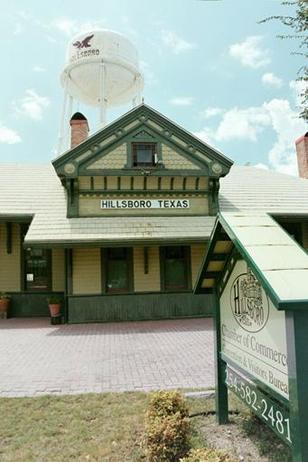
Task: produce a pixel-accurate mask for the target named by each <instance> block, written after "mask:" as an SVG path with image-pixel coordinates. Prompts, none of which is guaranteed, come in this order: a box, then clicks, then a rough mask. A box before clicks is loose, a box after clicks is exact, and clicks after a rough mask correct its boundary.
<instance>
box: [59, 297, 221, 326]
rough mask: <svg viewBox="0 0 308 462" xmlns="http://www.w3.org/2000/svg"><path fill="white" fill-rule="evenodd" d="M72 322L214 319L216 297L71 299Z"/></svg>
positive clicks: (70, 317) (69, 300)
mask: <svg viewBox="0 0 308 462" xmlns="http://www.w3.org/2000/svg"><path fill="white" fill-rule="evenodd" d="M68 305H69V322H71V323H80V322H82V323H84V322H115V321H141V320H150V319H179V318H194V317H197V318H201V317H202V318H204V317H208V316H211V315H212V312H213V296H212V295H199V296H195V295H193V294H192V293H183V292H179V293H177V292H175V293H166V294H162V293H139V292H138V293H135V294H116V295H115V294H109V295H92V296H91V295H85V296H74V297H68Z"/></svg>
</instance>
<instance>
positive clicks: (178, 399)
mask: <svg viewBox="0 0 308 462" xmlns="http://www.w3.org/2000/svg"><path fill="white" fill-rule="evenodd" d="M176 412H178V413H180V415H181V417H188V407H187V405H186V403H185V400H184V397H183V395H182V394H181V393H180V392H178V391H157V392H155V393H151V397H150V402H149V407H148V411H147V417H148V419H152V418H156V417H167V416H170V415H173V414H175V413H176Z"/></svg>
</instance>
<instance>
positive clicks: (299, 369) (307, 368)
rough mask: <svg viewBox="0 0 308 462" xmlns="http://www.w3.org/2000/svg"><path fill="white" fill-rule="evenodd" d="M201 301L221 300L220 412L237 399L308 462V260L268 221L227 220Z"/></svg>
mask: <svg viewBox="0 0 308 462" xmlns="http://www.w3.org/2000/svg"><path fill="white" fill-rule="evenodd" d="M195 292H196V293H212V294H213V296H214V297H215V298H216V312H215V334H216V342H215V345H216V409H217V419H218V422H219V423H220V424H223V423H227V422H228V391H230V392H233V393H235V394H236V396H238V397H239V399H241V400H242V402H244V403H245V404H246V405H247V406H249V408H250V409H251V411H252V412H253V413H255V414H256V415H257V416H258V417H259V418H260V419H261V420H262V421H263V422H264V423H265V424H266V425H268V426H269V427H270V428H271V429H272V430H273V431H274V432H275V433H276V434H277V435H278V436H279V437H280V438H281V439H282V440H283V441H284V442H285V443H286V444H288V445H289V446H290V448H291V451H292V460H293V462H308V255H307V253H306V252H305V251H304V249H302V248H301V247H300V246H299V245H298V244H297V243H296V242H295V241H294V240H293V239H292V238H291V237H290V236H289V235H288V234H287V233H286V232H285V231H284V230H283V229H282V228H281V227H280V226H279V225H278V224H277V223H276V222H275V221H274V220H273V219H272V218H271V217H270V216H268V215H267V214H261V215H247V214H244V213H237V214H219V216H218V219H217V221H216V225H215V228H214V232H213V234H212V237H211V242H210V244H209V247H208V252H207V254H206V256H205V258H204V261H203V267H202V269H201V271H200V274H199V276H198V280H197V284H196V288H195Z"/></svg>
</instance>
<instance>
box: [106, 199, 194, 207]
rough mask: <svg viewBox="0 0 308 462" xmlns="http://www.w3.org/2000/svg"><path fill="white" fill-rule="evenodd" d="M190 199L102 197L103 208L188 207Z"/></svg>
mask: <svg viewBox="0 0 308 462" xmlns="http://www.w3.org/2000/svg"><path fill="white" fill-rule="evenodd" d="M189 207H190V204H189V200H188V199H119V200H111V199H102V200H101V209H188V208H189Z"/></svg>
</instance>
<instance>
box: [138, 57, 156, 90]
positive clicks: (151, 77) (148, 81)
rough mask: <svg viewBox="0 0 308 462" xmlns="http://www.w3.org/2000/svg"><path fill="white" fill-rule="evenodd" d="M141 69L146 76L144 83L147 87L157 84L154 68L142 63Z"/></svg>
mask: <svg viewBox="0 0 308 462" xmlns="http://www.w3.org/2000/svg"><path fill="white" fill-rule="evenodd" d="M140 69H141V71H142V73H143V75H144V81H145V85H146V86H152V85H156V84H157V82H158V81H157V78H156V76H155V74H154V72H153V66H150V65H149V63H147V62H146V61H140Z"/></svg>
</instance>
